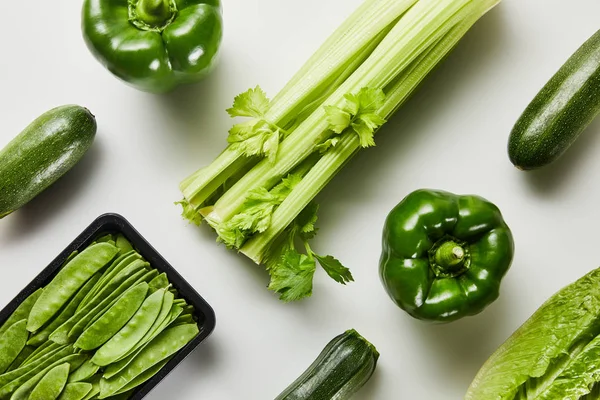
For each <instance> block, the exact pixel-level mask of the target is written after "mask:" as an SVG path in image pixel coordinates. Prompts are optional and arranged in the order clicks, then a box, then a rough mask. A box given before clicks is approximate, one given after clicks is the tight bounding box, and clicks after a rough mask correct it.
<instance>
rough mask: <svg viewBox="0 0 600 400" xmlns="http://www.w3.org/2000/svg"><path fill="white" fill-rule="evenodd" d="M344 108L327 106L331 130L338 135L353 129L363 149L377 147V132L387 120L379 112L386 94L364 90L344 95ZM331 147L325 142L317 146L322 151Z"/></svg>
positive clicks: (368, 89)
mask: <svg viewBox="0 0 600 400" xmlns="http://www.w3.org/2000/svg"><path fill="white" fill-rule="evenodd" d="M344 99H345V102H346V104H345V105H344V107H342V108H340V107H336V106H325V113H326V114H327V119H328V122H329V129H331V130H332V131H333V132H335V133H337V134H341V133H343V132H345V131H346V130H347V129H348V128H352V130H353V131H354V132H356V134H357V135H358V137H359V139H360V145H361V146H362V147H371V146H375V139H374V135H375V131H376V130H377V129H378V128H379V127H380V126H381V125H383V124H384V123H385V122H386V120H385V119H384V118H382V117H381V116H380V115H379V114H377V111H378V110H379V109H380V108H381V107H383V104H384V103H385V93H383V90H381V89H373V88H362V89H361V90H360V91H359V92H358V93H357V94H353V93H347V94H346V95H344ZM328 146H331V142H329V143H328V142H327V141H325V142H324V143H322V144H320V145H319V146H317V148H318V149H319V150H320V151H323V148H325V149H327V148H328Z"/></svg>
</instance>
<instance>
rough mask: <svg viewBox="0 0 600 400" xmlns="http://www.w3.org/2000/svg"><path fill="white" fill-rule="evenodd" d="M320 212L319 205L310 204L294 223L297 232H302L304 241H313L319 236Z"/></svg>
mask: <svg viewBox="0 0 600 400" xmlns="http://www.w3.org/2000/svg"><path fill="white" fill-rule="evenodd" d="M318 212H319V205H318V204H317V203H310V204H309V205H308V206H306V208H304V210H302V212H300V214H298V216H297V217H296V220H295V221H294V224H295V226H296V227H297V231H298V232H300V234H301V237H302V239H304V240H309V239H312V238H313V237H314V236H315V235H316V234H317V227H316V226H315V225H316V224H317V219H318V215H317V213H318Z"/></svg>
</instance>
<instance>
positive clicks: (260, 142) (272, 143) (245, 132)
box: [227, 86, 281, 160]
mask: <svg viewBox="0 0 600 400" xmlns="http://www.w3.org/2000/svg"><path fill="white" fill-rule="evenodd" d="M269 104H270V101H269V99H268V98H267V95H266V93H265V92H264V91H263V90H262V89H261V88H260V87H259V86H257V87H256V88H254V89H250V90H248V91H247V92H244V93H242V94H240V95H238V96H237V97H236V98H235V100H234V101H233V106H232V107H231V108H229V109H227V112H228V113H229V115H230V116H231V117H232V118H233V117H251V118H252V119H251V120H250V121H247V122H244V123H239V124H236V125H234V126H233V128H231V130H230V131H229V138H228V139H227V141H228V142H229V143H231V145H232V148H233V149H238V150H239V151H240V152H241V153H243V154H244V155H247V156H253V155H265V156H267V157H268V158H269V159H270V160H274V159H275V157H276V156H277V149H278V148H279V140H280V134H281V129H280V128H279V127H277V126H276V125H275V124H273V123H271V122H269V121H267V119H266V117H265V115H266V113H267V111H268V110H269Z"/></svg>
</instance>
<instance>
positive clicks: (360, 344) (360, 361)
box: [275, 329, 379, 400]
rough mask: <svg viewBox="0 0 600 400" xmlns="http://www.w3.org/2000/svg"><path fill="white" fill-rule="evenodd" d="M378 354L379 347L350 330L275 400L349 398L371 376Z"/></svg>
mask: <svg viewBox="0 0 600 400" xmlns="http://www.w3.org/2000/svg"><path fill="white" fill-rule="evenodd" d="M378 358H379V353H378V352H377V349H375V347H374V346H373V345H372V344H371V343H369V342H368V341H367V340H365V339H364V338H363V337H362V336H360V335H359V334H358V332H356V331H355V330H353V329H352V330H349V331H346V332H345V333H343V334H341V335H339V336H336V337H335V338H333V340H331V342H329V343H328V344H327V346H326V347H325V348H324V349H323V351H322V352H321V354H319V356H318V357H317V359H316V360H315V361H314V362H313V363H312V364H311V365H310V367H308V369H307V370H306V371H304V373H303V374H302V375H301V376H300V377H299V378H298V379H296V381H294V383H292V384H291V385H290V386H288V387H287V389H285V390H284V391H283V393H281V394H280V395H279V396H277V398H276V399H275V400H333V399H335V400H344V399H349V398H350V397H351V396H352V395H353V394H354V393H356V392H357V391H358V389H360V388H361V387H362V386H363V385H364V384H365V383H366V382H367V381H368V380H369V378H371V375H373V372H374V371H375V367H376V366H377V359H378Z"/></svg>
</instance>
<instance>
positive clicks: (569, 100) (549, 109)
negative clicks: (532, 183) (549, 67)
mask: <svg viewBox="0 0 600 400" xmlns="http://www.w3.org/2000/svg"><path fill="white" fill-rule="evenodd" d="M599 112H600V31H598V32H596V33H595V34H594V35H593V36H592V37H591V38H590V39H589V40H588V41H586V42H585V43H584V44H583V45H582V46H581V47H580V48H579V49H578V50H577V51H576V52H575V53H574V54H573V55H572V56H571V58H569V59H568V60H567V62H566V63H565V64H564V65H563V66H562V67H561V68H560V69H559V71H558V72H557V73H556V74H555V75H554V76H553V77H552V78H551V79H550V81H548V83H547V84H546V85H545V86H544V87H543V88H542V90H541V91H540V92H539V93H538V94H537V96H536V97H535V98H534V99H533V101H532V102H531V103H530V104H529V106H528V107H527V108H526V109H525V111H524V112H523V114H522V115H521V117H520V118H519V120H518V121H517V123H516V125H515V127H514V128H513V130H512V132H511V134H510V139H509V142H508V155H509V157H510V160H511V162H512V163H513V164H514V165H515V166H517V168H520V169H523V170H529V169H535V168H539V167H543V166H544V165H547V164H550V163H552V162H553V161H554V160H556V159H557V158H559V157H560V156H561V155H562V154H563V153H564V152H565V151H567V149H568V148H569V147H570V146H571V145H572V144H573V142H575V140H576V139H577V138H578V137H579V135H580V134H581V133H582V132H583V130H584V129H585V128H586V127H587V126H588V125H589V124H590V123H591V122H592V121H593V120H594V118H595V117H596V116H597V115H598V113H599Z"/></svg>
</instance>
